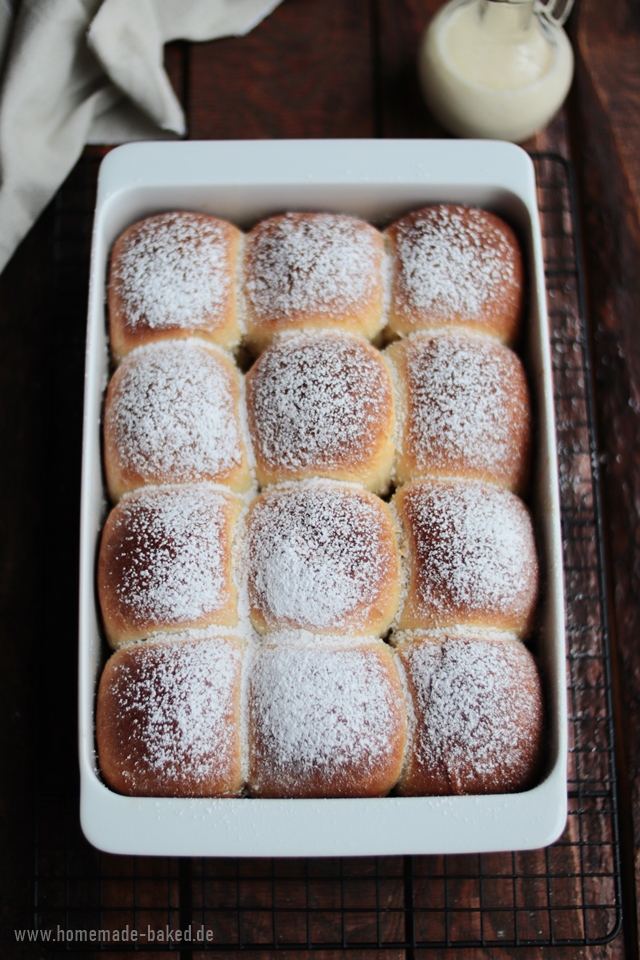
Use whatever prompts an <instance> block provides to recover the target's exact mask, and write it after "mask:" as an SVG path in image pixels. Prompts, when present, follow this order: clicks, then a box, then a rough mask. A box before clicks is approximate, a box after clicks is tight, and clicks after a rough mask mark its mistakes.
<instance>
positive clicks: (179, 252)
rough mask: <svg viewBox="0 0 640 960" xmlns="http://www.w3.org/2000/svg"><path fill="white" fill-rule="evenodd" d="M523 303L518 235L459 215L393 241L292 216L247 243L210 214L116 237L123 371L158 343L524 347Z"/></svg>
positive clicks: (444, 212)
mask: <svg viewBox="0 0 640 960" xmlns="http://www.w3.org/2000/svg"><path fill="white" fill-rule="evenodd" d="M522 297H523V267H522V257H521V253H520V248H519V245H518V241H517V239H516V237H515V234H514V232H513V230H512V229H511V227H510V226H509V225H508V224H507V223H505V222H504V221H503V220H501V219H500V218H499V217H497V216H495V215H494V214H492V213H489V212H488V211H486V210H478V209H476V208H469V207H461V206H456V205H452V204H439V205H437V206H432V207H426V208H425V209H423V210H418V211H415V212H413V213H410V214H408V215H407V216H405V217H403V218H401V219H400V220H398V221H396V223H394V224H392V225H391V226H390V227H388V228H387V229H386V230H385V231H384V233H381V232H380V231H379V230H377V229H376V228H375V227H373V226H371V224H369V223H366V222H365V221H363V220H358V219H357V218H355V217H349V216H346V215H344V214H330V213H287V214H282V215H279V216H276V217H271V218H270V219H267V220H263V221H261V222H260V223H258V224H257V225H256V226H255V227H254V228H253V229H252V230H251V231H249V233H248V234H246V235H244V234H243V233H242V232H241V231H240V230H238V228H237V227H235V226H234V225H233V224H231V223H228V222H227V221H224V220H219V219H217V218H215V217H212V216H207V215H206V214H202V213H188V212H180V211H178V212H170V213H164V214H159V215H156V216H152V217H148V218H146V219H145V220H141V221H139V222H138V223H135V224H133V226H131V227H129V228H128V229H127V230H125V231H124V233H123V234H122V235H121V236H120V237H119V238H118V240H117V241H116V244H115V246H114V249H113V252H112V256H111V268H110V275H109V287H108V304H109V322H110V337H111V347H112V351H113V355H114V357H115V358H116V359H117V360H121V359H122V358H123V357H124V356H126V354H127V353H129V352H130V351H131V350H132V349H134V348H135V347H137V346H140V345H141V344H143V343H149V342H152V341H156V340H163V339H175V338H180V337H190V336H198V337H202V338H204V339H205V340H208V341H209V342H211V343H215V344H217V345H219V346H221V347H224V348H226V349H235V348H236V347H237V346H238V345H239V344H240V343H241V342H242V343H244V344H245V345H246V346H248V347H249V349H251V350H252V351H253V352H259V351H261V350H262V349H264V347H265V346H267V345H268V344H269V343H270V342H271V340H272V339H273V337H274V336H275V335H276V334H278V333H282V332H284V331H292V330H312V329H319V328H322V329H333V328H336V327H337V328H339V329H341V330H345V331H347V332H350V333H355V334H359V335H360V336H363V337H365V338H366V339H369V340H372V339H374V338H376V337H377V336H378V335H379V334H380V333H381V332H382V331H383V330H384V329H385V328H386V329H387V330H388V332H389V333H390V334H391V335H399V336H405V335H407V334H409V333H411V332H415V331H416V330H419V329H425V328H432V327H437V326H441V325H442V324H446V325H451V324H454V323H455V324H458V325H462V326H464V327H467V328H469V329H474V330H477V331H479V332H482V333H486V334H489V335H491V336H494V337H496V338H497V339H498V340H500V341H501V342H504V343H513V342H514V341H515V340H516V339H517V336H518V331H519V324H520V319H521V314H522Z"/></svg>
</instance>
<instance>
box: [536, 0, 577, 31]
mask: <svg viewBox="0 0 640 960" xmlns="http://www.w3.org/2000/svg"><path fill="white" fill-rule="evenodd" d="M572 6H573V0H536V4H535V9H536V10H537V11H538V12H539V13H540V14H541V15H542V16H543V17H544V18H545V19H546V20H548V21H549V23H553V24H555V25H556V26H558V27H560V26H562V24H563V23H564V22H565V20H566V19H567V17H568V16H569V14H570V13H571V7H572Z"/></svg>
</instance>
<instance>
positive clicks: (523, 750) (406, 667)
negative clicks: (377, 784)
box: [397, 636, 545, 796]
mask: <svg viewBox="0 0 640 960" xmlns="http://www.w3.org/2000/svg"><path fill="white" fill-rule="evenodd" d="M397 657H398V660H399V662H400V669H401V670H402V671H403V672H404V675H405V678H406V688H407V692H408V697H409V701H410V710H409V713H410V716H412V722H411V723H410V732H409V737H408V745H407V753H406V760H405V765H404V768H403V771H402V776H401V777H400V781H399V783H398V792H399V793H400V794H402V795H404V796H424V795H430V794H474V793H475V794H481V793H507V792H511V791H518V790H526V789H527V788H528V787H531V786H533V785H534V784H535V782H536V779H537V778H538V777H539V776H540V773H541V767H542V761H543V758H544V733H545V729H544V703H543V695H542V688H541V685H540V677H539V674H538V669H537V666H536V662H535V660H534V658H533V657H532V655H531V654H530V653H529V651H528V650H527V648H526V647H525V646H524V645H523V644H521V643H519V642H518V641H517V640H506V639H492V638H483V639H479V638H473V637H466V638H459V637H451V636H445V637H443V638H438V639H436V638H429V637H423V638H420V639H416V638H412V639H411V640H408V641H407V640H402V638H398V648H397Z"/></svg>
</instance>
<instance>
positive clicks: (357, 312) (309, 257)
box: [244, 213, 384, 351]
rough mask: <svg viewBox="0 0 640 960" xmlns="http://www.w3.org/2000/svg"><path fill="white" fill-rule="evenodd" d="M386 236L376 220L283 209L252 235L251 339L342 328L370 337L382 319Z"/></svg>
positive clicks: (248, 272)
mask: <svg viewBox="0 0 640 960" xmlns="http://www.w3.org/2000/svg"><path fill="white" fill-rule="evenodd" d="M382 260H383V243H382V236H381V234H380V233H379V231H378V230H376V229H375V227H372V226H371V225H370V224H368V223H365V222H364V220H357V219H356V218H355V217H348V216H344V215H343V214H335V213H286V214H283V215H281V216H277V217H271V218H270V219H269V220H263V221H262V222H261V223H258V224H257V225H256V226H255V227H254V228H253V230H251V231H250V232H249V233H248V234H247V241H246V253H245V261H244V263H245V266H244V278H245V279H244V294H245V300H246V310H247V343H248V345H249V346H250V347H251V348H252V349H253V350H256V351H259V350H263V349H264V347H266V346H267V345H268V344H269V343H270V342H271V340H272V339H273V337H274V335H275V334H276V333H279V332H282V331H292V330H309V329H316V328H332V327H339V328H340V329H343V330H347V331H349V332H351V333H359V334H361V335H362V336H364V337H366V338H368V339H371V338H373V337H374V336H375V335H376V334H377V333H378V332H379V331H380V330H381V329H382V326H383V324H384V317H383V284H382Z"/></svg>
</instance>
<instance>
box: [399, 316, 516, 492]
mask: <svg viewBox="0 0 640 960" xmlns="http://www.w3.org/2000/svg"><path fill="white" fill-rule="evenodd" d="M405 343H406V347H405V349H406V363H407V381H408V391H409V403H410V412H409V420H408V424H407V447H408V450H409V451H410V452H411V454H412V456H413V457H414V458H415V460H416V462H417V468H418V470H425V469H435V470H437V469H439V468H442V467H446V466H450V465H451V462H452V461H457V462H462V463H464V464H465V465H466V466H467V467H469V468H471V469H475V470H477V471H481V472H486V473H489V474H498V475H501V474H502V473H503V472H505V470H508V469H509V467H510V461H511V460H512V459H513V458H514V457H516V456H517V454H516V450H517V447H516V446H515V445H516V444H518V443H519V442H520V441H521V434H522V423H523V422H526V421H527V418H528V415H529V410H528V406H527V405H526V404H525V403H524V402H523V401H520V398H519V395H518V393H517V387H518V385H519V382H520V381H519V376H520V367H519V362H518V359H517V357H516V356H515V354H513V353H512V352H511V351H510V350H508V349H507V348H506V347H502V346H500V345H499V344H495V343H492V342H490V341H485V340H482V339H480V338H479V337H468V336H464V335H459V334H447V335H442V336H436V337H423V336H416V337H415V338H414V337H412V338H411V339H410V340H407V341H405ZM514 380H515V381H516V383H515V388H514ZM514 420H515V421H516V422H514Z"/></svg>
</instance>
